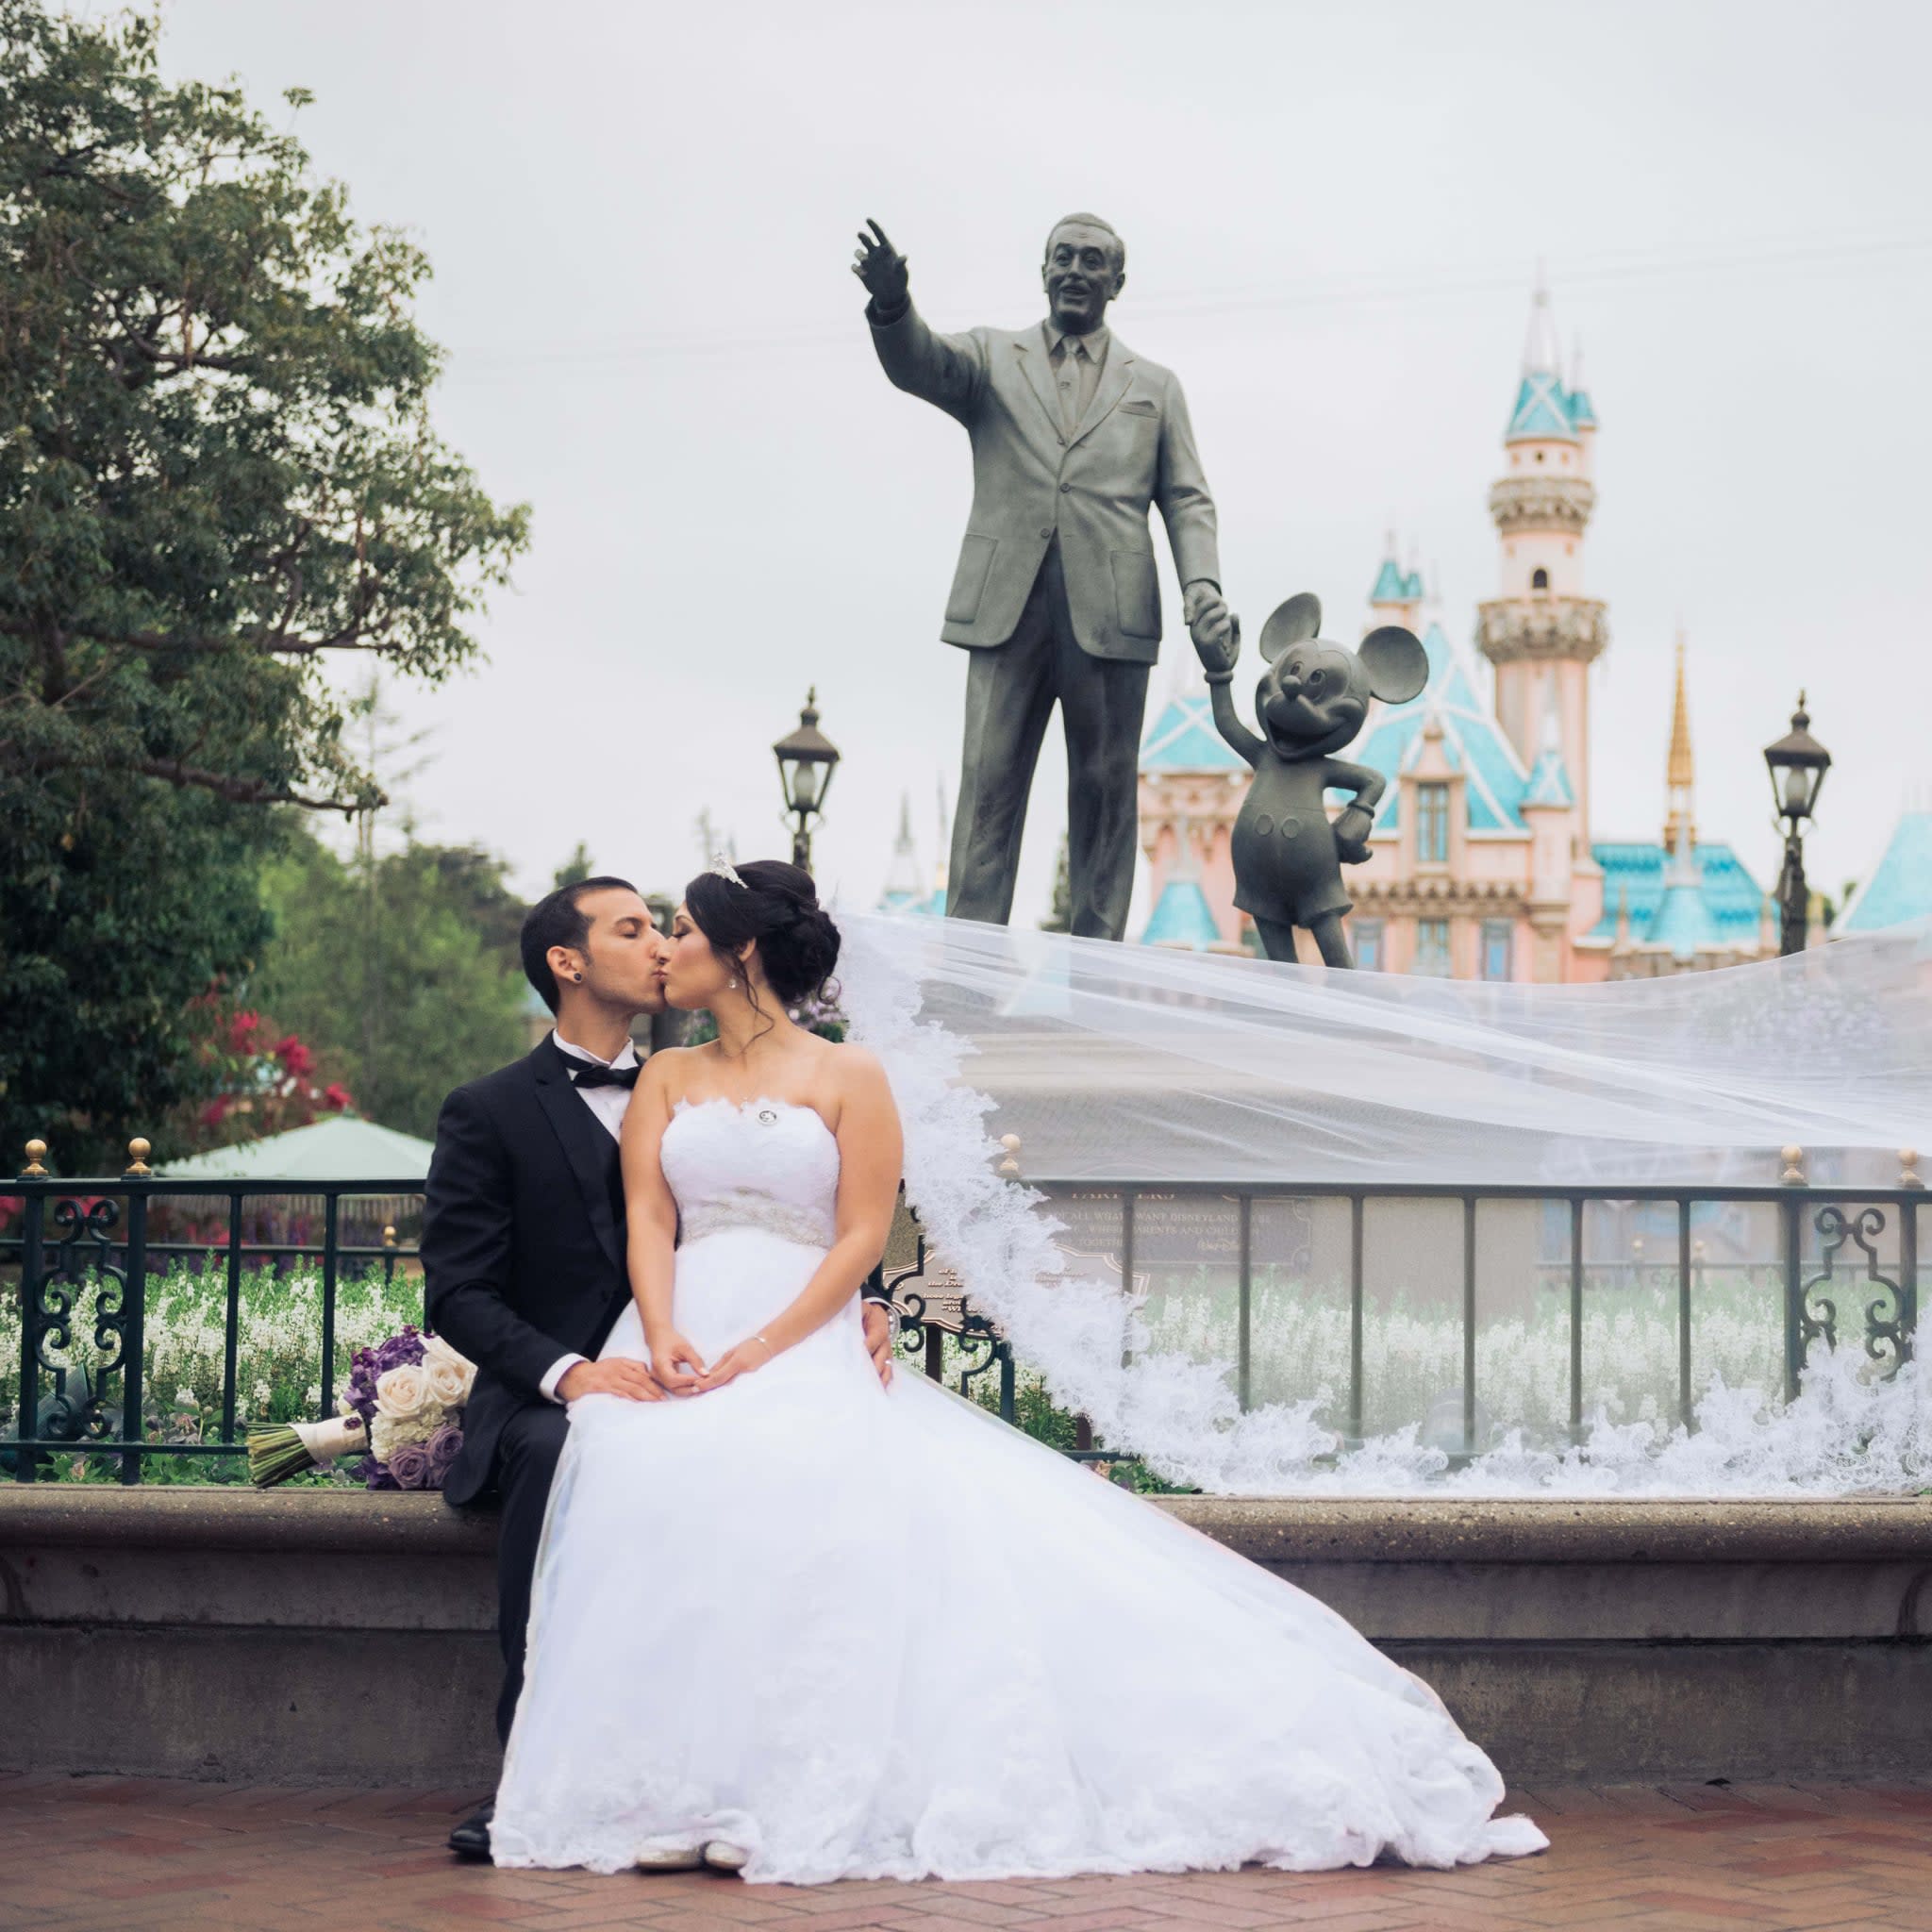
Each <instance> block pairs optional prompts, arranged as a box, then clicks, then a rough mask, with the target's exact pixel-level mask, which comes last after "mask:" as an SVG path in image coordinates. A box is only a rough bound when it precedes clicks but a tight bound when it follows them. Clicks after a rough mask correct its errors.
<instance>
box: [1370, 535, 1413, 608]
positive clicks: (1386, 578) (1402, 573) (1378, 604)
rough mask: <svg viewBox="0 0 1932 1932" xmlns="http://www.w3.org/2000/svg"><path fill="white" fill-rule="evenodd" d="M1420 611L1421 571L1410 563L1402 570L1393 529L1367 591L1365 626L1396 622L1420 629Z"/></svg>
mask: <svg viewBox="0 0 1932 1932" xmlns="http://www.w3.org/2000/svg"><path fill="white" fill-rule="evenodd" d="M1422 614H1423V574H1422V572H1421V571H1420V570H1419V569H1417V568H1416V566H1415V565H1414V564H1413V563H1411V564H1410V565H1409V567H1408V568H1407V570H1405V569H1404V568H1403V567H1402V563H1401V559H1400V558H1398V557H1397V555H1396V551H1395V532H1394V531H1393V530H1391V531H1390V532H1389V544H1388V548H1387V550H1386V552H1385V553H1384V555H1383V558H1382V568H1381V569H1380V570H1379V571H1377V572H1376V573H1375V581H1374V587H1373V588H1372V589H1371V590H1370V591H1369V623H1368V628H1369V629H1370V630H1374V629H1375V628H1377V627H1378V626H1379V625H1385V624H1399V625H1402V627H1403V628H1404V629H1405V630H1412V631H1420V630H1421V629H1422Z"/></svg>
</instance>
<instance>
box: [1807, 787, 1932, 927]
mask: <svg viewBox="0 0 1932 1932" xmlns="http://www.w3.org/2000/svg"><path fill="white" fill-rule="evenodd" d="M1928 912H1932V811H1907V812H1902V813H1900V815H1899V821H1898V824H1895V825H1894V826H1893V827H1892V828H1891V837H1890V839H1889V840H1888V841H1886V846H1885V850H1884V852H1883V853H1882V854H1881V855H1880V857H1879V860H1878V863H1877V865H1876V866H1874V868H1873V871H1872V875H1871V876H1870V877H1869V878H1868V879H1866V881H1865V882H1864V884H1863V885H1861V886H1860V887H1859V888H1858V890H1857V891H1856V892H1854V893H1853V894H1852V896H1851V898H1850V899H1848V900H1847V901H1846V902H1845V909H1844V910H1843V911H1842V912H1840V914H1839V916H1838V923H1837V924H1836V925H1834V926H1833V927H1832V931H1833V932H1834V933H1848V932H1882V931H1883V930H1884V929H1885V928H1886V927H1887V926H1889V925H1903V924H1905V923H1906V922H1907V920H1911V919H1923V918H1924V916H1925V915H1926V914H1927V913H1928Z"/></svg>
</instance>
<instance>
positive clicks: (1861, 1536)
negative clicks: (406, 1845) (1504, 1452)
mask: <svg viewBox="0 0 1932 1932" xmlns="http://www.w3.org/2000/svg"><path fill="white" fill-rule="evenodd" d="M1096 1480H1097V1478H1096ZM1159 1505H1160V1507H1162V1508H1164V1509H1166V1510H1167V1511H1168V1512H1169V1513H1170V1514H1171V1515H1173V1516H1175V1517H1177V1518H1178V1519H1179V1520H1180V1521H1181V1522H1183V1523H1186V1524H1191V1526H1192V1527H1193V1528H1195V1529H1199V1530H1201V1531H1203V1532H1205V1533H1206V1534H1207V1535H1208V1536H1211V1537H1213V1538H1214V1539H1215V1541H1217V1542H1222V1543H1225V1544H1227V1545H1228V1546H1229V1547H1230V1548H1232V1549H1236V1550H1239V1551H1240V1552H1241V1555H1242V1556H1244V1557H1251V1558H1253V1559H1254V1560H1255V1561H1257V1562H1261V1563H1269V1564H1279V1563H1310V1562H1321V1563H1337V1562H1346V1563H1416V1562H1433V1563H1444V1562H1449V1563H1606V1562H1680V1563H1681V1562H1695V1563H1755V1562H1789V1561H1804V1562H1812V1563H1856V1562H1870V1561H1872V1560H1874V1558H1877V1559H1890V1560H1892V1561H1912V1560H1920V1561H1925V1562H1932V1496H1880V1497H1848V1498H1847V1497H1827V1498H1815V1499H1814V1498H1796V1499H1793V1500H1790V1501H1784V1500H1779V1499H1773V1498H1765V1499H1761V1500H1759V1499H1747V1500H1737V1499H1724V1500H1717V1501H1708V1500H1698V1499H1682V1500H1674V1499H1665V1500H1657V1499H1651V1498H1644V1499H1641V1500H1631V1499H1625V1498H1604V1499H1601V1500H1599V1499H1596V1498H1581V1499H1579V1498H1574V1497H1566V1498H1562V1499H1560V1500H1557V1499H1549V1500H1545V1499H1542V1498H1536V1497H1529V1498H1508V1499H1503V1500H1473V1499H1453V1500H1452V1499H1448V1498H1441V1499H1438V1498H1435V1497H1391V1498H1357V1497H1349V1498H1335V1499H1318V1498H1311V1497H1301V1496H1291V1497H1274V1496H1258V1497H1248V1496H1169V1497H1163V1498H1160V1499H1159ZM102 1542H107V1543H111V1544H113V1545H114V1546H116V1547H119V1548H142V1549H168V1548H175V1547H183V1548H192V1549H197V1550H210V1549H220V1550H256V1549H265V1548H266V1549H278V1550H283V1551H290V1552H298V1551H299V1552H313V1553H316V1554H319V1555H333V1554H368V1555H382V1554H385V1553H393V1552H398V1551H404V1550H407V1551H409V1552H412V1553H416V1554H436V1555H442V1556H453V1557H459V1556H484V1555H488V1554H489V1553H490V1552H491V1550H493V1549H494V1547H495V1542H496V1525H495V1519H494V1517H493V1516H492V1515H491V1512H489V1511H488V1510H454V1509H448V1508H445V1507H443V1503H442V1499H441V1497H440V1496H435V1495H403V1494H398V1493H395V1492H393V1491H378V1492H374V1493H372V1492H369V1491H335V1490H286V1489H285V1490H268V1491H256V1490H247V1489H240V1488H233V1489H231V1488H228V1487H225V1486H222V1485H215V1484H209V1485H208V1486H206V1487H200V1486H195V1487H190V1486H181V1487H174V1486H169V1487H166V1488H162V1487H156V1488H152V1489H149V1488H129V1489H120V1488H114V1489H108V1488H99V1487H94V1486H92V1485H90V1486H85V1487H83V1486H81V1485H77V1484H70V1483H34V1484H26V1483H22V1484H17V1485H8V1484H0V1548H5V1547H8V1545H21V1544H28V1543H30V1544H33V1545H36V1546H38V1547H41V1548H56V1547H61V1546H67V1547H73V1546H76V1545H85V1544H94V1543H102Z"/></svg>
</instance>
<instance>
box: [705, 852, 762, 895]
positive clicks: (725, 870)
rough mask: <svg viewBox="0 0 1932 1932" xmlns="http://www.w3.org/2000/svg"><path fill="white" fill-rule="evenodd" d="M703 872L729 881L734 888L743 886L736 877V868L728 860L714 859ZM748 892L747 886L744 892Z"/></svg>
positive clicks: (742, 882) (741, 881)
mask: <svg viewBox="0 0 1932 1932" xmlns="http://www.w3.org/2000/svg"><path fill="white" fill-rule="evenodd" d="M705 870H706V871H707V872H714V873H716V874H718V876H719V877H720V878H721V879H729V880H730V881H731V883H732V884H733V885H734V886H743V885H744V881H743V880H742V879H741V878H740V877H739V875H738V868H737V867H736V866H735V865H733V864H732V862H731V861H730V860H729V859H728V858H714V859H712V861H711V862H710V864H709V865H708V866H707V867H706V868H705ZM750 890H751V888H750V887H749V886H745V891H750Z"/></svg>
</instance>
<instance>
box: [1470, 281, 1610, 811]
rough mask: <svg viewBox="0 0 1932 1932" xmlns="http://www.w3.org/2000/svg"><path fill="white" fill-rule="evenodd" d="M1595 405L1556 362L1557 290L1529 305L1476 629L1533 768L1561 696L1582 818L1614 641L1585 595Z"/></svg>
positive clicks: (1502, 712)
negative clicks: (1488, 575) (1601, 685)
mask: <svg viewBox="0 0 1932 1932" xmlns="http://www.w3.org/2000/svg"><path fill="white" fill-rule="evenodd" d="M1595 436H1596V412H1595V410H1594V409H1593V408H1591V404H1590V399H1589V397H1588V396H1587V395H1585V394H1584V393H1583V392H1582V391H1581V390H1580V389H1571V388H1567V387H1566V386H1565V384H1564V381H1563V377H1562V373H1561V370H1560V367H1559V365H1558V360H1557V335H1556V325H1555V323H1554V321H1553V319H1552V317H1551V314H1550V295H1549V291H1548V290H1547V289H1546V288H1544V287H1543V286H1542V285H1541V283H1539V284H1538V286H1537V290H1536V294H1535V297H1534V299H1533V300H1532V302H1531V305H1530V318H1529V334H1528V337H1527V339H1526V341H1525V342H1524V352H1523V371H1522V375H1521V376H1520V377H1519V379H1518V382H1517V387H1516V401H1515V405H1514V407H1513V408H1511V410H1510V412H1509V422H1508V425H1507V428H1506V429H1505V431H1504V433H1503V446H1504V448H1505V450H1506V451H1507V455H1508V466H1507V470H1506V472H1505V474H1504V475H1502V476H1501V477H1500V478H1498V480H1497V481H1496V483H1495V485H1494V486H1493V487H1492V488H1491V491H1490V515H1491V518H1492V519H1493V520H1494V522H1495V525H1496V536H1497V539H1498V548H1499V553H1500V554H1499V557H1498V563H1499V565H1500V570H1499V574H1498V575H1499V583H1498V593H1499V594H1498V595H1496V596H1495V597H1493V598H1491V600H1490V601H1489V602H1488V603H1486V604H1482V605H1479V606H1478V607H1477V614H1476V636H1477V640H1478V641H1479V642H1480V644H1481V646H1482V651H1483V655H1484V656H1485V657H1486V658H1489V660H1490V662H1491V664H1493V665H1494V666H1495V668H1496V716H1497V719H1498V721H1499V722H1500V723H1501V724H1502V726H1503V729H1504V731H1505V732H1506V733H1507V735H1508V737H1509V741H1510V742H1511V743H1512V744H1513V745H1514V746H1515V747H1516V751H1517V755H1518V757H1520V758H1522V760H1523V762H1524V764H1525V765H1527V764H1530V763H1532V762H1534V761H1535V759H1536V758H1538V757H1539V755H1540V753H1541V737H1542V728H1541V727H1542V720H1543V717H1544V714H1545V712H1546V711H1547V709H1548V707H1549V702H1550V696H1551V693H1552V692H1554V694H1555V701H1556V705H1557V715H1558V718H1559V721H1560V724H1561V735H1562V750H1563V760H1564V764H1565V766H1566V768H1567V772H1568V775H1569V779H1570V783H1571V787H1572V789H1573V791H1574V793H1575V799H1576V807H1577V812H1578V819H1579V823H1581V824H1589V823H1590V683H1589V676H1590V667H1591V664H1592V663H1594V662H1595V660H1596V659H1597V658H1598V657H1599V656H1600V655H1601V654H1602V652H1603V649H1604V646H1605V645H1606V644H1607V642H1608V641H1609V626H1608V625H1607V623H1606V622H1605V617H1604V607H1603V605H1602V604H1601V603H1600V602H1599V601H1597V600H1596V599H1595V598H1591V597H1586V596H1585V595H1584V594H1583V536H1584V531H1585V529H1586V527H1587V526H1588V525H1589V523H1590V516H1591V510H1592V509H1593V508H1595V506H1596V490H1595V487H1594V486H1593V485H1592V484H1591V480H1590V459H1591V443H1592V442H1593V441H1594V440H1595Z"/></svg>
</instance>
